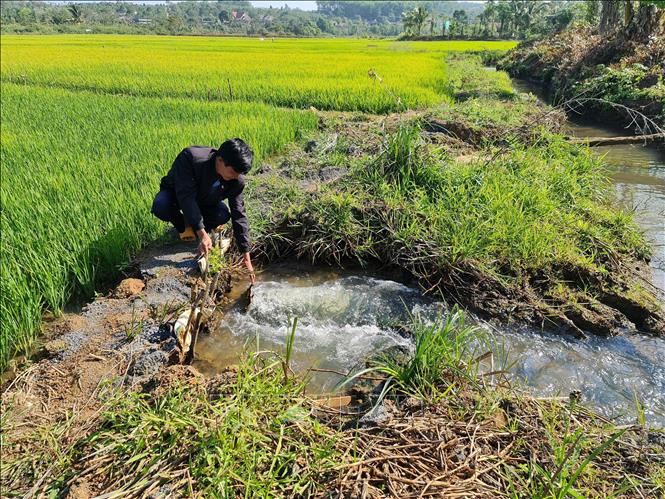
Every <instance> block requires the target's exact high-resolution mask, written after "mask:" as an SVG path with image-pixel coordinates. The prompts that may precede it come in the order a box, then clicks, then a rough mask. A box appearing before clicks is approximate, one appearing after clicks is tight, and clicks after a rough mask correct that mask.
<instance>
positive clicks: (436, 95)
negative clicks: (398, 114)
mask: <svg viewBox="0 0 665 499" xmlns="http://www.w3.org/2000/svg"><path fill="white" fill-rule="evenodd" d="M514 45H515V43H514V42H452V41H451V42H408V43H407V42H394V41H390V40H341V39H337V40H330V39H324V40H317V39H275V40H272V39H265V40H260V39H252V38H212V37H207V38H206V37H157V36H118V35H115V36H113V35H86V36H80V35H79V36H71V35H64V36H49V37H40V36H3V37H2V45H1V47H0V50H1V56H2V57H1V62H0V64H1V68H2V71H1V76H2V81H3V82H14V83H24V84H34V85H40V86H57V87H64V88H71V89H86V90H91V91H95V92H104V93H116V94H124V95H141V96H175V97H193V98H197V99H212V100H218V101H219V100H221V101H229V100H243V101H260V102H266V103H269V104H272V105H276V106H286V107H292V106H295V107H299V108H307V107H309V106H315V107H317V108H318V109H334V110H347V111H351V110H357V111H365V112H373V113H385V112H390V111H399V110H402V109H403V108H404V107H408V108H411V107H424V106H429V105H433V104H437V103H439V102H441V101H445V100H447V99H448V98H449V96H448V93H447V91H448V89H447V87H446V83H445V78H444V62H443V60H444V57H445V56H446V55H447V54H448V53H449V52H465V51H478V50H497V49H503V50H507V49H509V48H512V47H513V46H514ZM370 74H372V75H378V77H379V78H380V79H381V81H379V79H378V78H376V77H372V76H370ZM396 97H397V98H399V102H398V101H397V99H396Z"/></svg>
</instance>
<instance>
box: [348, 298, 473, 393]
mask: <svg viewBox="0 0 665 499" xmlns="http://www.w3.org/2000/svg"><path fill="white" fill-rule="evenodd" d="M408 329H409V331H410V332H411V334H412V335H413V339H414V343H415V345H414V350H413V353H412V354H410V355H409V357H408V359H407V360H406V361H405V360H402V359H397V358H395V357H392V356H381V357H379V358H378V359H375V360H372V361H370V364H371V365H370V367H368V368H367V369H365V370H363V371H361V372H359V373H357V374H356V375H355V376H354V377H353V378H351V379H350V380H349V381H351V380H352V379H355V378H357V377H360V376H364V375H366V374H370V373H373V374H379V375H382V376H385V377H386V384H385V385H384V386H385V388H384V394H386V393H393V394H398V395H399V394H401V395H409V396H414V397H417V398H419V399H422V400H424V401H426V402H429V403H436V402H437V401H438V400H440V399H441V398H443V397H447V396H451V395H453V394H454V393H455V392H456V391H457V390H459V389H461V388H462V387H465V386H466V385H468V384H473V383H475V379H476V375H477V364H474V363H472V362H470V361H471V359H472V358H473V352H474V350H475V346H476V345H477V344H478V341H479V339H480V336H481V331H480V329H479V328H477V327H474V326H466V325H465V324H464V313H463V312H462V311H461V310H459V309H457V308H455V309H454V310H453V311H452V312H450V313H449V314H448V315H447V316H445V317H439V318H438V319H437V320H436V321H434V322H425V321H424V320H422V319H421V318H419V317H414V318H413V320H412V322H411V323H410V324H409V325H408ZM349 381H347V382H346V383H348V382H349Z"/></svg>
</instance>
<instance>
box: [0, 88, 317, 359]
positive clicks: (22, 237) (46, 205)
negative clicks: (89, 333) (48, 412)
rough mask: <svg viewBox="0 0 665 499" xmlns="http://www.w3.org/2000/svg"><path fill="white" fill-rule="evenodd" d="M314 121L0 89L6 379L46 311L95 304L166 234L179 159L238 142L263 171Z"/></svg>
mask: <svg viewBox="0 0 665 499" xmlns="http://www.w3.org/2000/svg"><path fill="white" fill-rule="evenodd" d="M316 121H317V119H316V117H315V116H314V115H313V114H312V113H309V112H301V111H288V110H278V109H276V108H272V107H269V106H266V105H263V104H256V103H203V102H197V101H192V100H177V99H151V98H134V97H132V98H129V97H118V96H106V95H95V94H91V93H87V92H83V93H78V92H71V91H68V90H62V89H49V88H37V87H30V86H28V87H26V86H23V85H13V84H9V83H3V85H2V124H3V127H2V146H1V147H2V180H3V181H2V190H1V193H2V215H1V216H2V229H3V230H2V253H3V254H2V263H1V265H2V283H1V287H2V292H1V293H0V296H1V298H0V314H1V315H2V331H1V333H0V367H2V366H4V365H5V363H6V362H7V360H8V359H9V358H10V357H11V356H12V355H13V354H14V353H15V352H17V351H24V350H26V349H27V348H28V347H29V345H30V344H31V342H32V341H33V340H34V338H35V334H36V331H38V329H39V323H40V320H41V315H42V312H43V311H44V309H48V310H50V311H53V312H58V311H59V310H60V309H61V308H62V307H63V306H64V305H65V303H66V302H67V301H68V300H69V299H71V298H72V297H73V296H78V297H79V298H89V297H91V296H92V294H93V293H94V291H95V290H96V289H98V286H99V285H100V284H104V283H108V282H109V280H110V279H114V278H115V277H116V276H117V274H118V267H119V266H121V265H123V264H126V263H127V262H128V261H129V259H130V257H131V256H132V255H133V254H135V252H136V251H137V250H138V249H140V248H141V247H142V246H144V245H145V244H146V243H147V242H149V241H151V240H154V239H155V238H156V237H157V236H158V235H159V234H160V233H162V231H163V225H162V224H161V223H159V222H158V221H157V220H156V219H155V218H154V217H152V216H151V215H150V204H151V202H152V197H153V196H154V194H155V193H156V192H157V190H158V189H159V180H160V178H161V176H162V175H164V174H165V173H166V171H167V170H168V168H169V167H170V165H171V162H172V161H173V158H175V156H176V155H177V154H178V152H179V151H180V150H181V149H182V148H184V147H187V146H189V145H191V144H210V145H218V144H219V143H220V142H221V140H223V138H224V137H234V136H241V137H244V138H245V139H246V140H248V141H249V142H250V143H251V144H252V147H253V148H254V151H255V152H256V154H257V158H258V161H261V158H263V157H265V155H266V154H269V153H272V152H273V151H275V150H276V149H278V148H279V147H281V146H283V145H284V144H286V143H288V142H291V141H293V140H294V139H296V138H298V137H299V136H300V134H301V133H302V132H303V131H305V130H309V129H311V128H313V127H314V126H316Z"/></svg>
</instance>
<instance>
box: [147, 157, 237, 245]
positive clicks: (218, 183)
mask: <svg viewBox="0 0 665 499" xmlns="http://www.w3.org/2000/svg"><path fill="white" fill-rule="evenodd" d="M216 152H217V150H216V149H213V148H211V147H201V146H191V147H188V148H186V149H183V150H182V151H181V152H180V154H178V156H177V157H176V159H175V161H174V162H173V166H171V170H169V173H168V174H167V175H166V176H165V177H163V178H162V182H161V185H160V189H173V190H175V193H176V197H177V198H178V205H179V206H180V209H181V210H182V213H183V215H184V216H185V221H186V222H187V223H188V224H189V225H191V226H192V228H193V229H194V230H195V231H197V230H201V229H203V228H204V225H203V216H202V215H201V210H200V209H199V206H217V205H218V204H219V203H221V202H222V200H223V199H228V200H229V209H230V211H231V220H232V223H233V234H234V236H235V240H236V244H237V245H238V250H239V251H240V252H241V253H246V252H248V251H249V247H250V244H249V220H247V215H246V214H245V203H244V201H243V197H242V191H243V189H244V188H245V177H244V176H242V175H241V176H240V177H239V178H238V179H237V180H224V179H223V178H222V177H221V176H220V175H219V174H218V173H217V171H216V170H215V153H216Z"/></svg>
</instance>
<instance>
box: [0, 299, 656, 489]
mask: <svg viewBox="0 0 665 499" xmlns="http://www.w3.org/2000/svg"><path fill="white" fill-rule="evenodd" d="M404 327H405V328H406V329H408V330H409V331H410V332H411V334H413V335H414V337H415V338H416V349H415V351H414V352H413V353H412V354H410V355H402V356H401V358H396V357H383V356H378V357H377V358H376V359H374V360H373V361H370V362H369V364H368V365H369V369H368V370H366V371H365V372H361V373H358V374H357V375H356V379H357V380H362V381H361V384H365V389H363V390H360V389H358V388H356V387H352V388H351V391H350V392H349V393H351V394H352V397H353V399H354V402H353V404H352V405H351V406H349V407H344V408H341V409H339V408H333V407H334V406H333V405H332V403H331V400H332V399H327V401H325V402H322V401H321V399H318V398H312V396H311V395H308V394H307V393H306V391H305V386H306V384H305V381H306V376H305V377H304V378H303V377H301V376H298V375H295V374H292V373H291V372H290V369H288V365H289V357H288V345H287V348H286V353H269V352H262V353H261V352H254V353H249V354H248V355H247V356H246V357H245V359H244V360H242V361H241V362H240V364H239V365H237V366H233V367H230V368H228V369H227V370H226V371H224V372H223V373H221V374H219V375H217V376H215V377H213V378H210V379H206V378H205V377H203V376H202V375H200V374H199V373H198V372H196V371H195V370H193V369H192V368H189V367H185V366H171V367H168V368H164V369H162V370H161V371H160V372H159V374H157V376H155V377H154V378H152V379H151V380H150V381H148V382H146V383H144V384H141V385H139V386H138V387H135V388H134V389H128V388H126V387H122V375H120V376H119V379H117V380H116V381H115V382H114V381H113V379H110V380H108V382H107V383H105V384H104V386H102V390H101V391H100V394H99V399H100V401H99V405H98V406H97V408H96V409H95V410H94V411H93V410H92V409H90V408H88V410H87V411H85V414H81V413H80V412H79V411H78V410H77V409H74V410H73V411H71V412H69V413H68V414H67V416H66V417H65V418H64V419H62V420H61V421H59V422H58V423H52V422H48V421H49V418H44V419H42V420H39V421H30V420H29V419H28V420H26V419H25V415H26V414H28V413H29V412H30V409H29V408H28V407H26V406H23V405H20V404H14V405H12V404H11V402H9V403H8V401H9V400H11V399H9V398H7V397H6V398H5V399H4V402H5V404H6V405H5V410H4V411H3V419H2V433H3V461H2V468H1V470H2V486H3V493H4V495H6V496H7V497H14V496H20V495H23V494H26V493H27V494H28V495H29V496H38V495H46V496H65V497H92V496H102V497H145V496H149V495H151V494H156V495H160V496H166V497H169V496H181V495H184V496H190V495H194V496H196V495H202V496H204V497H210V496H215V497H216V496H222V497H235V496H240V495H245V496H254V495H264V496H282V497H294V496H295V497H312V496H315V497H330V495H331V494H332V495H333V496H340V497H358V496H360V495H365V496H366V497H385V496H391V497H406V496H410V495H414V494H423V493H429V494H437V495H441V494H443V495H448V494H463V495H471V496H473V495H480V496H487V495H491V496H493V497H540V498H555V497H567V496H574V497H617V496H620V495H621V496H627V497H633V496H634V497H654V496H658V495H659V494H662V492H663V490H664V487H665V461H664V460H663V456H664V455H665V434H663V433H662V432H660V431H657V430H648V429H646V428H645V427H644V426H642V425H641V424H639V422H636V423H635V424H631V425H625V426H621V427H619V426H616V425H615V424H613V423H611V422H610V421H607V420H605V419H603V418H600V417H598V416H596V415H594V414H592V413H590V412H589V411H587V410H585V409H584V408H583V406H581V405H580V404H579V403H578V399H577V395H575V394H573V395H571V397H570V398H560V399H559V398H546V399H538V398H533V397H529V396H527V395H524V394H522V393H521V392H520V390H519V389H517V388H515V387H512V386H511V385H510V384H509V383H508V382H507V380H506V378H505V376H504V375H505V373H504V372H501V371H492V370H490V369H491V367H490V365H491V364H490V363H489V362H487V359H488V358H489V357H490V356H491V353H490V352H487V353H485V352H483V350H482V349H481V350H479V349H478V348H477V347H474V346H473V345H477V344H478V343H477V339H478V334H479V332H478V330H476V329H475V328H474V327H470V326H467V325H465V324H464V318H463V315H462V314H461V313H460V312H458V311H455V310H453V311H452V312H451V313H450V315H449V316H448V317H442V318H441V319H440V320H439V321H437V322H435V323H433V324H425V323H422V322H419V320H418V319H417V318H415V319H414V320H413V322H412V323H410V324H405V325H404ZM295 342H296V343H297V342H298V335H297V330H296V334H295ZM285 366H287V368H286V369H285ZM61 367H64V366H61ZM367 385H369V386H367ZM118 386H120V388H119V387H118ZM368 410H369V411H370V412H369V414H367V415H366V416H363V414H365V413H366V412H367V411H368ZM81 418H85V421H82V419H81Z"/></svg>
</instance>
